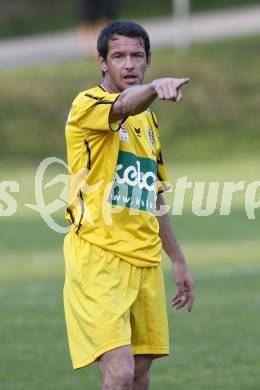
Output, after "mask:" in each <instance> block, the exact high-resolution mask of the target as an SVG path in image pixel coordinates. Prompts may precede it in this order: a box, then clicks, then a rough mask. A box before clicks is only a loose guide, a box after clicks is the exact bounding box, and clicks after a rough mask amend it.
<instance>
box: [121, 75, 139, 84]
mask: <svg viewBox="0 0 260 390" xmlns="http://www.w3.org/2000/svg"><path fill="white" fill-rule="evenodd" d="M123 79H124V80H125V81H126V82H127V83H129V84H132V83H135V82H136V81H137V80H138V79H137V77H136V76H135V75H134V74H127V75H125V76H124V77H123Z"/></svg>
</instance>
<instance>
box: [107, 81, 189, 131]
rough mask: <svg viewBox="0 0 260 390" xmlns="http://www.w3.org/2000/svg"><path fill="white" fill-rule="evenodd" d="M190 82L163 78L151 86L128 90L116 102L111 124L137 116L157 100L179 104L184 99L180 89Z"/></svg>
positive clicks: (134, 87)
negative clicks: (127, 117)
mask: <svg viewBox="0 0 260 390" xmlns="http://www.w3.org/2000/svg"><path fill="white" fill-rule="evenodd" d="M189 81H190V79H189V78H183V79H175V78H162V79H158V80H154V81H153V82H151V83H149V84H143V85H135V86H133V87H130V88H127V89H126V90H125V91H123V92H122V94H121V95H120V96H119V98H118V99H117V100H116V101H115V103H114V104H113V106H112V108H111V112H110V123H113V122H116V121H118V120H120V119H123V118H125V117H126V116H129V115H137V114H140V113H141V112H143V111H144V110H146V109H147V108H148V107H149V106H150V104H151V103H152V102H153V101H154V100H155V99H156V98H157V97H159V99H161V100H172V101H176V102H179V101H180V100H181V99H182V94H181V91H180V88H181V87H182V86H183V85H185V84H187V83H188V82H189Z"/></svg>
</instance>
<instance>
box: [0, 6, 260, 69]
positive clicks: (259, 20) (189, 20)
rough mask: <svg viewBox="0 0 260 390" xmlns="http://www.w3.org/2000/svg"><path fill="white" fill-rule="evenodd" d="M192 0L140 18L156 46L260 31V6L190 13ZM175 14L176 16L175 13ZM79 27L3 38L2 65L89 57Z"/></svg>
mask: <svg viewBox="0 0 260 390" xmlns="http://www.w3.org/2000/svg"><path fill="white" fill-rule="evenodd" d="M190 3H191V1H190V0H172V9H173V13H172V15H169V16H168V17H158V18H153V19H145V20H141V21H139V22H140V23H141V24H142V25H143V27H144V28H145V29H146V30H147V32H148V33H149V35H150V38H151V45H152V49H156V48H161V47H172V46H174V47H176V48H186V49H187V48H188V47H189V46H190V45H191V44H192V43H193V42H194V43H195V42H204V41H210V40H219V39H225V38H229V37H236V36H243V35H254V34H258V33H260V6H248V7H246V6H245V7H243V8H232V9H230V10H228V9H227V10H223V11H211V12H203V13H195V14H193V13H190ZM173 15H174V16H173ZM85 54H87V53H85V52H84V50H83V45H82V41H81V36H80V33H79V31H78V30H69V31H64V32H57V33H48V34H42V35H36V36H32V37H19V38H9V39H4V40H0V68H2V69H3V68H16V67H21V66H27V65H37V64H39V65H42V64H46V63H52V62H60V61H65V60H70V59H73V58H82V57H84V56H85Z"/></svg>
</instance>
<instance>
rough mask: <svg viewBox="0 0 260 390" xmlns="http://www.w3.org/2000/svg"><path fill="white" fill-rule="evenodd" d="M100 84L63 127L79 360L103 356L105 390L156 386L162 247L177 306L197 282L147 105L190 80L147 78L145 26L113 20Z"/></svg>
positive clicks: (71, 312)
mask: <svg viewBox="0 0 260 390" xmlns="http://www.w3.org/2000/svg"><path fill="white" fill-rule="evenodd" d="M97 48H98V58H99V63H100V66H101V70H102V74H103V76H104V79H103V82H102V83H101V84H100V85H98V86H96V87H94V88H91V89H88V90H85V91H83V92H81V93H80V94H79V95H78V96H77V97H76V99H75V100H74V102H73V104H72V109H71V112H70V114H69V118H68V122H67V126H66V140H67V154H68V166H69V171H70V174H71V180H70V200H69V206H68V208H67V213H66V218H67V220H68V222H69V223H71V224H72V229H71V231H70V232H69V234H68V235H67V236H66V237H65V242H64V253H65V263H66V280H65V286H64V306H65V315H66V323H67V330H68V339H69V347H70V353H71V357H72V363H73V368H74V369H77V368H81V367H85V366H87V365H89V364H91V363H93V362H95V361H98V363H99V366H100V369H101V373H102V382H103V385H102V389H109V390H110V389H111V390H112V389H113V390H121V389H134V390H139V389H140V390H141V389H142V390H146V389H148V388H149V380H150V378H149V369H150V366H151V363H152V360H153V359H154V358H158V357H161V356H167V355H168V354H169V341H168V322H167V314H166V302H165V296H164V285H163V278H162V271H161V265H160V261H161V247H162V246H163V249H164V250H165V252H166V253H167V255H168V256H169V257H170V259H171V261H172V265H173V272H174V276H175V281H176V285H177V293H176V295H175V297H174V298H173V299H172V305H173V306H175V307H176V308H177V309H180V308H182V307H183V306H185V305H186V304H187V305H188V309H189V311H191V309H192V306H193V302H194V286H193V281H192V278H191V275H190V273H189V271H188V267H187V264H186V261H185V258H184V255H183V253H182V251H181V248H180V246H179V245H178V242H177V241H176V239H175V237H174V235H173V233H172V231H171V227H170V222H169V219H168V216H167V214H165V212H163V211H164V209H165V203H164V200H163V196H162V194H161V193H162V192H163V191H164V190H167V189H168V185H167V181H168V179H167V175H166V170H165V167H164V163H163V160H162V154H161V147H160V142H159V134H158V125H157V119H156V117H155V114H154V113H153V112H152V111H151V110H150V109H149V105H150V104H151V103H152V102H153V101H154V100H155V99H156V98H159V99H161V100H170V101H175V102H179V101H180V100H181V99H182V95H181V87H182V86H183V85H184V84H186V83H187V82H188V81H189V79H188V78H183V79H176V78H161V79H157V80H153V81H152V82H151V83H149V84H142V83H143V78H144V74H145V71H146V70H147V68H148V66H149V64H150V59H151V55H150V42H149V37H148V35H147V33H146V31H145V30H144V29H143V28H142V27H141V26H140V25H138V24H136V23H134V22H130V21H116V22H111V23H109V24H108V26H107V27H105V28H104V29H103V30H102V31H101V33H100V35H99V38H98V43H97Z"/></svg>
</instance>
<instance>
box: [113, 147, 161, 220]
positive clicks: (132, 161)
mask: <svg viewBox="0 0 260 390" xmlns="http://www.w3.org/2000/svg"><path fill="white" fill-rule="evenodd" d="M156 172H157V165H156V161H155V160H152V159H150V158H145V157H138V156H136V155H135V154H133V153H129V152H124V151H120V152H119V155H118V161H117V166H116V171H115V178H114V184H113V188H112V191H111V194H110V197H109V201H110V203H112V204H113V205H118V206H122V207H127V208H132V209H138V210H145V211H149V212H151V213H153V214H154V213H155V201H156V196H157V194H156V181H157V176H156Z"/></svg>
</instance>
